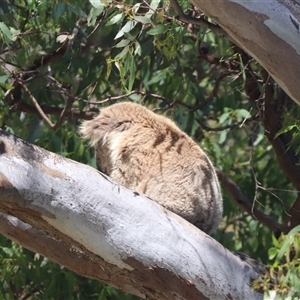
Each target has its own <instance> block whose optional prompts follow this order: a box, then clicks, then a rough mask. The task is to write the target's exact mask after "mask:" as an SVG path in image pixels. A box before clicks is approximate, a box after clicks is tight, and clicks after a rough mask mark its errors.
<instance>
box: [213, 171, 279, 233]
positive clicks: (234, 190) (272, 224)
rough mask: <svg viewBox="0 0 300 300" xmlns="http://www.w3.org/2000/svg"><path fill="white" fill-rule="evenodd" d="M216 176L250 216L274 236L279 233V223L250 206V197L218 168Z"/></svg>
mask: <svg viewBox="0 0 300 300" xmlns="http://www.w3.org/2000/svg"><path fill="white" fill-rule="evenodd" d="M216 172H217V175H218V178H219V180H220V182H221V183H222V185H223V187H224V188H225V190H226V192H227V193H228V194H229V195H230V196H231V198H232V199H233V200H234V201H235V202H236V203H237V204H238V205H239V206H240V207H241V208H242V209H243V210H245V211H246V212H247V213H248V214H249V215H250V216H252V217H253V218H255V219H257V220H258V221H259V222H261V223H262V224H264V225H266V226H267V227H268V228H270V229H271V230H272V231H273V232H274V234H275V235H276V236H279V235H280V233H281V228H282V226H281V224H280V223H278V222H277V221H276V220H275V219H274V218H272V217H270V216H269V215H266V214H265V213H263V212H262V211H260V210H258V209H257V208H256V207H253V206H252V203H251V201H250V199H249V198H248V197H247V196H246V195H245V194H244V193H243V192H242V190H241V189H240V188H239V187H238V186H237V185H236V184H235V183H234V182H233V181H232V180H231V179H230V178H229V176H228V175H226V174H225V173H224V172H222V171H221V170H219V169H216Z"/></svg>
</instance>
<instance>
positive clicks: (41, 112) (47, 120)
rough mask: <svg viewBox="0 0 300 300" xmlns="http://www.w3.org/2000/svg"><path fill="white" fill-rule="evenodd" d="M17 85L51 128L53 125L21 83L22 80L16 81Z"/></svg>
mask: <svg viewBox="0 0 300 300" xmlns="http://www.w3.org/2000/svg"><path fill="white" fill-rule="evenodd" d="M17 81H18V83H19V85H20V86H21V87H22V88H23V90H24V91H25V92H26V94H27V95H28V97H29V98H30V100H31V101H32V102H33V104H34V106H35V107H36V109H37V110H38V112H39V113H40V115H41V117H42V118H43V119H44V120H45V121H46V123H47V124H48V125H49V126H50V127H51V128H53V127H54V126H55V125H54V124H53V123H52V122H51V121H50V119H49V118H48V117H47V116H46V114H45V113H44V111H43V110H42V109H41V107H40V105H39V103H38V102H37V100H36V99H35V97H34V96H33V95H32V93H31V92H30V91H29V89H28V88H27V86H26V85H25V84H24V83H23V82H22V80H19V79H18V80H17Z"/></svg>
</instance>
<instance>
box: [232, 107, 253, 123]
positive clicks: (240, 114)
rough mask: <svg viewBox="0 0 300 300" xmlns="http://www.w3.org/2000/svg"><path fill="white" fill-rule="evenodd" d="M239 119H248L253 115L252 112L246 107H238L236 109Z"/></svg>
mask: <svg viewBox="0 0 300 300" xmlns="http://www.w3.org/2000/svg"><path fill="white" fill-rule="evenodd" d="M235 113H236V116H237V118H238V120H239V121H240V120H243V119H248V118H250V117H251V114H250V113H249V111H248V110H246V109H237V110H236V111H235Z"/></svg>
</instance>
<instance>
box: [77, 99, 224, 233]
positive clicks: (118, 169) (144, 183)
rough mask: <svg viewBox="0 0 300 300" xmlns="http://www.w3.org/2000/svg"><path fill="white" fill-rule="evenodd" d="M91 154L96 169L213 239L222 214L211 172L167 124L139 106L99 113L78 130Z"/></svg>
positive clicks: (201, 156) (192, 144)
mask: <svg viewBox="0 0 300 300" xmlns="http://www.w3.org/2000/svg"><path fill="white" fill-rule="evenodd" d="M80 133H81V135H82V136H83V137H84V138H86V139H89V140H90V144H91V146H93V147H94V148H95V152H96V162H97V166H98V169H99V170H100V171H101V172H103V173H105V174H107V175H108V176H109V177H111V178H112V179H113V180H114V181H115V182H117V183H118V184H121V185H123V186H125V187H127V188H130V189H133V190H135V191H137V192H139V193H143V194H145V195H146V196H148V197H149V198H151V199H152V200H154V201H156V202H158V203H159V204H160V205H162V206H163V207H165V208H167V209H168V210H170V211H172V212H174V213H175V214H177V215H179V216H181V217H182V218H184V219H186V220H187V221H189V222H190V223H192V224H194V225H195V226H196V227H198V228H199V229H201V230H202V231H204V232H206V233H208V234H211V233H213V232H214V231H215V230H216V228H217V227H218V225H219V223H220V221H221V218H222V213H223V199H222V195H221V191H220V186H219V183H218V179H217V175H216V173H215V170H214V167H213V165H212V163H211V161H210V160H209V158H208V157H207V155H206V154H205V153H204V152H203V150H202V149H201V148H200V147H199V146H198V145H197V144H196V143H195V142H194V141H193V140H192V139H191V138H190V137H189V136H188V135H187V134H185V133H184V132H182V131H181V130H180V129H179V128H178V127H177V126H176V125H175V123H174V122H172V121H171V120H170V119H168V118H166V117H164V116H161V115H157V114H155V113H153V112H152V111H150V110H149V109H147V108H145V107H144V106H142V105H139V104H135V103H131V102H121V103H117V104H114V105H111V106H109V107H106V108H103V109H102V110H101V111H100V114H99V115H98V116H96V117H95V118H94V119H93V120H90V121H85V122H83V123H82V125H81V127H80Z"/></svg>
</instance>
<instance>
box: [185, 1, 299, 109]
mask: <svg viewBox="0 0 300 300" xmlns="http://www.w3.org/2000/svg"><path fill="white" fill-rule="evenodd" d="M191 2H192V3H194V4H195V5H196V6H197V7H198V8H199V9H200V10H201V11H203V12H204V13H206V14H207V15H208V16H210V17H211V18H212V19H213V20H214V21H215V22H216V23H217V24H219V25H220V26H221V27H222V28H223V29H224V30H225V31H226V32H227V33H228V34H229V35H230V36H231V37H232V39H233V40H234V41H235V42H236V43H237V45H239V46H240V47H242V48H243V49H244V50H245V51H246V52H248V53H249V54H250V55H251V56H253V57H254V58H255V59H256V60H257V61H258V62H259V63H260V64H261V65H262V66H263V67H264V68H265V69H266V70H267V71H268V72H269V73H270V74H271V75H272V77H273V78H274V79H275V80H276V81H277V83H278V84H279V85H280V86H281V87H282V88H283V89H284V90H285V92H286V93H287V94H288V95H289V96H290V97H291V98H292V99H293V100H294V101H295V102H297V103H298V104H300V89H299V70H300V1H299V0H268V1H257V0H247V1H244V0H219V1H207V0H191Z"/></svg>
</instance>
